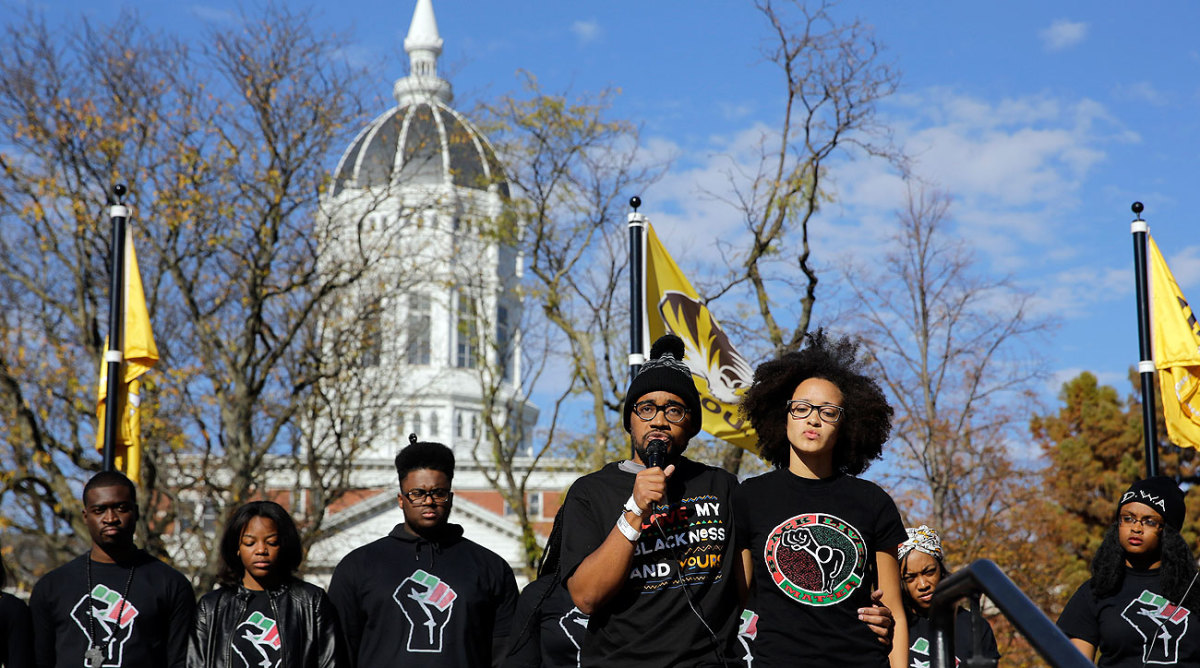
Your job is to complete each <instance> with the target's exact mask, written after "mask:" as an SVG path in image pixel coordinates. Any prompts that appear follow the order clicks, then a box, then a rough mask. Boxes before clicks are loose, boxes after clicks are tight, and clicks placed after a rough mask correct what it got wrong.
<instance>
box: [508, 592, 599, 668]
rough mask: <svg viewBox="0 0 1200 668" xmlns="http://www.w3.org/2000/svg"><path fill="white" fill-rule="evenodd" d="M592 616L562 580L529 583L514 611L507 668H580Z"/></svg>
mask: <svg viewBox="0 0 1200 668" xmlns="http://www.w3.org/2000/svg"><path fill="white" fill-rule="evenodd" d="M587 623H588V616H587V615H585V614H583V613H582V612H580V611H579V608H577V607H575V604H574V603H573V602H572V601H571V594H570V593H568V592H567V590H566V589H565V588H563V587H562V586H560V585H559V582H558V581H557V580H556V579H555V578H553V577H551V576H546V577H542V578H539V579H537V580H534V581H533V582H530V583H529V584H528V585H526V586H525V589H524V590H522V591H521V595H520V596H519V597H518V598H517V611H516V612H515V613H514V614H513V626H512V634H511V639H512V643H513V646H512V649H511V650H509V653H508V657H506V658H505V660H504V662H503V663H501V664H500V665H501V666H503V668H578V666H579V648H580V647H582V646H583V636H584V634H585V633H586V632H587Z"/></svg>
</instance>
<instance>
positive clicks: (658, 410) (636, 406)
mask: <svg viewBox="0 0 1200 668" xmlns="http://www.w3.org/2000/svg"><path fill="white" fill-rule="evenodd" d="M642 406H653V407H654V414H653V415H650V416H648V417H642V414H641V413H640V412H639V409H640V408H641V407H642ZM672 408H675V409H678V410H680V411H682V412H683V415H681V416H680V417H679V419H678V420H672V419H671V416H669V415H667V411H669V410H671V409H672ZM631 412H632V413H633V414H634V415H636V416H637V418H638V419H639V420H641V421H642V422H649V421H651V420H653V419H654V418H655V417H657V416H658V414H659V413H662V414H663V417H664V418H666V420H667V422H670V423H671V424H682V423H683V421H684V420H686V419H687V416H688V414H689V413H690V412H691V411H689V410H688V407H687V406H680V405H679V404H677V403H674V402H667V403H666V404H663V405H661V406H660V405H658V404H656V403H654V402H653V401H639V402H637V403H636V404H634V405H633V411H631Z"/></svg>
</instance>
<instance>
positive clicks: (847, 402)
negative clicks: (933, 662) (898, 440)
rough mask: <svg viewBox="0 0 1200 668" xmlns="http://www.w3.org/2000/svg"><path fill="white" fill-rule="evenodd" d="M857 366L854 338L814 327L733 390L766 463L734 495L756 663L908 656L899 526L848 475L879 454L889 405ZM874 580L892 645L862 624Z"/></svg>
mask: <svg viewBox="0 0 1200 668" xmlns="http://www.w3.org/2000/svg"><path fill="white" fill-rule="evenodd" d="M861 368H862V364H861V362H860V361H859V359H858V344H857V343H855V342H854V341H852V340H850V339H843V338H831V337H828V336H826V334H825V333H824V332H823V331H818V332H816V333H815V334H811V335H810V336H809V339H808V342H807V345H806V346H805V347H804V348H803V349H802V350H800V351H798V352H789V353H785V354H783V355H781V356H780V357H778V358H776V359H774V360H771V361H769V362H766V363H764V364H762V365H761V366H759V367H758V369H756V370H755V372H754V382H753V384H752V385H751V386H750V388H749V389H748V390H747V391H746V394H745V396H744V397H743V400H742V414H743V415H744V416H745V417H746V418H747V419H748V420H749V422H750V425H751V426H752V427H753V428H754V430H755V432H757V434H758V447H759V453H760V454H761V455H762V456H763V458H765V459H766V460H767V461H768V462H770V463H771V464H772V465H773V466H774V467H775V470H773V471H770V472H768V473H765V474H763V475H761V476H758V477H755V478H750V479H749V480H746V481H745V482H744V483H742V485H741V486H740V487H739V488H738V490H737V491H736V492H735V493H734V496H733V508H734V522H735V526H736V531H735V536H736V538H735V539H736V545H737V548H738V550H739V552H740V554H741V558H742V566H743V568H742V572H741V573H739V575H741V576H742V577H744V578H745V579H746V584H747V592H748V594H749V603H748V605H747V608H748V610H750V611H751V612H752V614H757V615H758V621H757V637H756V638H755V639H754V641H753V643H752V646H751V653H752V656H753V659H754V666H755V668H761V667H763V666H766V667H768V668H769V667H770V666H784V665H787V666H793V665H803V666H845V665H854V666H878V667H883V666H888V665H890V666H892V668H903V667H904V666H906V665H907V663H908V627H907V625H906V623H905V617H904V615H903V614H901V611H902V610H903V609H904V608H903V603H902V600H901V589H900V569H899V565H898V562H897V560H896V548H897V546H898V545H900V543H901V542H903V541H904V540H905V538H906V534H905V531H904V524H903V522H902V521H901V519H900V513H899V511H898V510H897V509H896V504H895V502H894V501H893V500H892V498H891V496H889V495H888V493H887V492H885V491H883V489H881V488H880V487H879V486H878V485H876V484H874V483H872V482H868V481H866V480H862V479H860V478H858V477H856V476H857V475H858V474H859V473H862V472H863V471H865V470H866V468H867V466H869V465H870V463H871V462H872V461H873V460H875V459H877V458H879V456H880V454H881V453H882V451H883V444H884V442H885V441H886V440H887V438H888V434H889V433H890V432H891V420H892V408H891V406H889V405H888V402H887V399H886V398H885V397H884V394H883V390H882V389H880V387H879V384H878V383H876V382H875V380H873V379H872V378H870V377H868V376H867V375H865V374H864V373H863V372H862V370H861ZM875 586H878V587H879V589H880V590H882V600H883V603H884V605H886V606H887V607H888V608H889V609H890V610H891V611H892V613H893V614H894V616H895V618H896V619H895V629H894V637H893V638H892V642H891V647H890V650H889V643H888V639H887V638H880V637H879V635H878V634H877V633H875V632H873V630H872V628H870V627H868V626H867V624H864V623H862V622H863V621H869V618H868V617H867V616H866V615H867V614H868V611H869V607H868V606H870V604H871V592H872V589H874V588H875ZM881 640H882V642H881Z"/></svg>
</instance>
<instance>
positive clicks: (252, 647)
mask: <svg viewBox="0 0 1200 668" xmlns="http://www.w3.org/2000/svg"><path fill="white" fill-rule="evenodd" d="M230 638H231V642H230V645H231V646H232V648H231V649H232V650H233V653H234V655H236V656H239V657H241V658H242V660H243V661H245V662H246V665H247V666H253V667H254V668H278V667H279V659H280V655H281V649H280V648H281V647H282V643H280V641H279V627H278V624H277V620H276V619H275V611H274V610H272V609H271V599H270V597H269V596H268V595H267V592H265V591H256V592H253V593H251V594H250V600H249V601H247V602H246V612H245V613H243V614H242V620H241V621H240V622H238V625H237V628H236V629H234V632H233V635H232V636H231V637H230ZM234 665H238V664H237V662H236V661H235V662H234Z"/></svg>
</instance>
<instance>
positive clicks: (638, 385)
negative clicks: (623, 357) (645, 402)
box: [622, 334, 704, 439]
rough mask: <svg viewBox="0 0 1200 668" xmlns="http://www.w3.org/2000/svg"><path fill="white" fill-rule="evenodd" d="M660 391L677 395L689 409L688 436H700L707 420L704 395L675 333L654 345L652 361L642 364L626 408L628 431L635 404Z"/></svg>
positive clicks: (681, 341) (661, 337)
mask: <svg viewBox="0 0 1200 668" xmlns="http://www.w3.org/2000/svg"><path fill="white" fill-rule="evenodd" d="M659 391H662V392H670V393H671V394H674V395H675V396H677V397H679V398H680V399H682V400H683V403H684V405H685V406H687V409H688V422H687V424H688V434H687V437H688V438H689V439H690V438H692V437H693V436H695V435H696V434H698V433H700V426H701V423H702V422H703V421H704V414H703V413H701V412H700V393H699V392H698V391H697V390H696V383H695V381H693V380H692V370H691V369H689V368H688V365H687V364H685V363H684V361H683V339H681V338H679V337H678V336H675V335H674V334H664V335H662V336H660V337H659V338H658V340H657V341H655V342H654V345H652V346H650V360H649V361H648V362H646V363H645V364H643V365H642V368H641V369H639V370H638V375H637V376H634V378H633V382H631V383H630V384H629V390H628V391H626V392H625V405H624V406H623V407H622V408H623V411H622V412H623V413H624V418H625V431H629V418H630V416H632V415H633V407H634V405H635V404H637V402H638V401H639V400H640V399H641V398H642V397H644V396H646V395H647V394H650V393H651V392H659Z"/></svg>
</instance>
